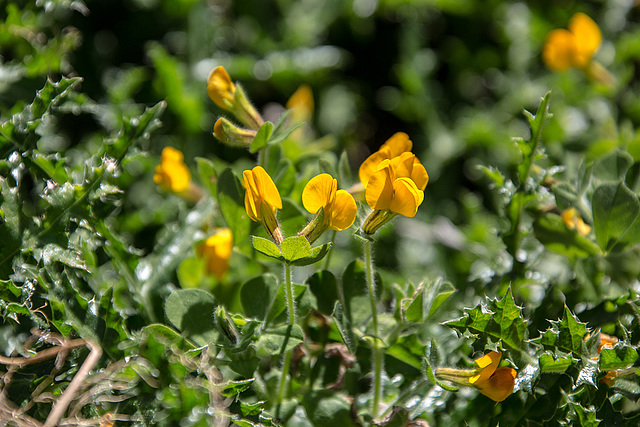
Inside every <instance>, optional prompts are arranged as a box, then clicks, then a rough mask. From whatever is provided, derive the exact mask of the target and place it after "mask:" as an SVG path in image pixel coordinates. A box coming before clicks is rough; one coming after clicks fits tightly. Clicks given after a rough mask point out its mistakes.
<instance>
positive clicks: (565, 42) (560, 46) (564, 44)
mask: <svg viewBox="0 0 640 427" xmlns="http://www.w3.org/2000/svg"><path fill="white" fill-rule="evenodd" d="M577 52H578V46H577V40H576V36H575V35H574V34H573V33H571V32H569V31H567V30H563V29H557V30H553V31H551V32H550V33H549V35H547V39H546V40H545V42H544V47H543V49H542V60H543V61H544V63H545V65H546V66H547V67H548V68H549V69H550V70H553V71H565V70H568V69H569V68H571V67H572V66H573V65H574V61H575V59H574V58H575V56H576V55H577Z"/></svg>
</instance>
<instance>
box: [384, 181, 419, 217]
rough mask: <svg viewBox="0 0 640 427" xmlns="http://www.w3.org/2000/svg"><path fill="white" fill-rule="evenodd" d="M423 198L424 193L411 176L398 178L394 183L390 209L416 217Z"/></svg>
mask: <svg viewBox="0 0 640 427" xmlns="http://www.w3.org/2000/svg"><path fill="white" fill-rule="evenodd" d="M423 200H424V193H423V192H422V190H419V189H418V187H416V184H415V183H414V182H413V181H412V180H411V179H410V178H398V179H396V180H395V181H394V183H393V199H392V200H391V203H390V204H389V210H391V212H395V213H397V214H400V215H404V216H406V217H414V216H415V215H416V213H417V212H418V206H420V204H421V203H422V201H423Z"/></svg>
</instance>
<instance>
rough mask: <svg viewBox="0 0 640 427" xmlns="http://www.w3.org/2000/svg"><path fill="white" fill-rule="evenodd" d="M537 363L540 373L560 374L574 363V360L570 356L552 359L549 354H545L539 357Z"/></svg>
mask: <svg viewBox="0 0 640 427" xmlns="http://www.w3.org/2000/svg"><path fill="white" fill-rule="evenodd" d="M538 363H539V366H540V372H544V373H561V372H564V371H566V370H567V369H568V368H569V367H570V366H571V365H572V364H573V363H574V360H573V358H572V357H571V356H570V355H569V356H557V357H554V355H553V354H551V353H550V352H545V353H543V354H542V355H541V356H540V359H539V361H538Z"/></svg>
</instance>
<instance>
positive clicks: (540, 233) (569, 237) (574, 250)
mask: <svg viewBox="0 0 640 427" xmlns="http://www.w3.org/2000/svg"><path fill="white" fill-rule="evenodd" d="M533 232H534V235H535V236H536V238H537V239H538V240H539V241H540V243H542V244H543V245H545V246H546V247H547V248H548V249H549V250H552V251H554V252H557V253H559V254H562V255H564V256H566V257H567V258H569V259H571V260H575V259H576V258H586V257H588V256H590V255H600V254H601V253H602V251H601V250H600V247H599V246H598V245H597V244H596V243H595V242H594V241H592V240H591V239H589V238H588V237H586V236H583V235H582V234H580V233H579V232H578V231H577V230H573V229H570V228H568V227H567V226H566V225H565V223H564V221H563V220H562V218H561V217H560V216H559V215H555V214H546V215H544V216H541V217H539V218H537V219H536V220H535V222H534V223H533Z"/></svg>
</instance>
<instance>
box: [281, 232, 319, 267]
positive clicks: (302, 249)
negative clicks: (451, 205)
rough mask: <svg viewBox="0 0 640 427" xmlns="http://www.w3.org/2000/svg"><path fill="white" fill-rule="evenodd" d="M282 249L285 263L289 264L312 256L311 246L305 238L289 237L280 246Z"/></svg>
mask: <svg viewBox="0 0 640 427" xmlns="http://www.w3.org/2000/svg"><path fill="white" fill-rule="evenodd" d="M280 249H281V250H282V255H283V257H284V260H285V262H289V263H293V262H294V261H296V260H299V259H302V258H309V257H310V256H311V245H310V244H309V241H308V240H307V238H306V237H304V236H292V237H287V238H286V239H284V240H283V241H282V243H281V244H280Z"/></svg>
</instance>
